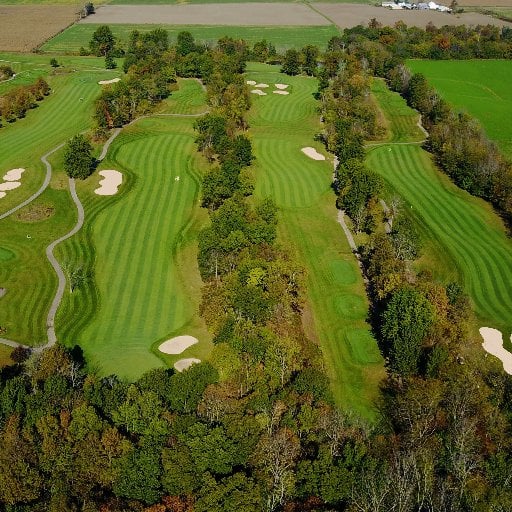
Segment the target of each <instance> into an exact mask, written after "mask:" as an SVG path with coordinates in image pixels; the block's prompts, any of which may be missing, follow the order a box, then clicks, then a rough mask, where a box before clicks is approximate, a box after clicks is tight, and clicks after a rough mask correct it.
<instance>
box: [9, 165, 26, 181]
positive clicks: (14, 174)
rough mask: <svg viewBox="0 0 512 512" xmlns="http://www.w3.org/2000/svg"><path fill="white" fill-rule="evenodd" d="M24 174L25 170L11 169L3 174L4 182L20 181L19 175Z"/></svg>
mask: <svg viewBox="0 0 512 512" xmlns="http://www.w3.org/2000/svg"><path fill="white" fill-rule="evenodd" d="M24 172H25V169H22V168H21V167H20V168H19V169H11V170H10V171H7V173H6V174H4V181H19V180H21V175H22V174H23V173H24Z"/></svg>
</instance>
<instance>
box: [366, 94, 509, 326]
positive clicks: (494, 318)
mask: <svg viewBox="0 0 512 512" xmlns="http://www.w3.org/2000/svg"><path fill="white" fill-rule="evenodd" d="M393 97H394V98H393ZM377 98H378V99H379V101H380V103H381V105H384V104H385V103H388V102H390V101H399V100H398V95H397V94H396V93H391V92H389V91H387V92H384V91H381V92H380V94H378V95H377ZM401 101H402V102H403V100H401ZM404 108H405V107H404ZM409 111H410V116H411V118H413V119H417V116H418V114H417V113H416V112H414V111H412V110H411V109H409ZM389 120H390V128H391V130H393V129H394V122H393V121H394V118H390V119H389ZM367 162H368V165H369V167H370V168H372V169H373V170H375V171H376V172H378V173H379V174H380V175H381V176H382V177H383V178H384V180H385V181H386V183H387V184H388V185H389V187H390V188H391V189H393V190H395V191H396V192H397V193H398V194H399V195H400V196H401V197H402V199H403V201H404V206H403V207H405V208H408V209H409V212H410V214H411V215H412V216H413V217H414V218H415V220H416V222H417V224H418V226H420V227H421V230H422V231H423V233H424V237H427V238H426V240H425V243H426V245H427V246H429V245H431V244H433V245H434V246H435V250H436V252H437V254H436V257H437V258H438V259H440V260H441V261H442V262H443V267H445V269H446V270H444V271H443V274H444V275H443V276H442V277H445V278H446V277H448V278H451V279H454V280H456V279H460V281H461V282H462V284H463V285H464V287H465V290H466V292H467V293H468V294H469V295H470V297H471V299H472V302H473V307H474V310H475V313H476V315H477V317H478V319H479V321H480V322H481V325H485V326H489V327H495V328H497V329H500V330H502V331H503V332H504V333H506V335H508V333H510V332H511V331H512V315H511V313H512V287H511V286H510V281H509V279H510V276H511V275H512V242H511V241H510V239H509V238H508V237H507V235H506V232H505V229H504V226H503V223H502V221H501V220H500V219H499V217H498V216H497V215H496V214H495V213H494V212H493V211H492V208H491V207H490V206H489V205H488V204H487V203H485V202H484V201H483V200H481V199H478V198H475V197H472V196H471V195H470V194H468V193H467V192H465V191H463V190H461V189H459V188H458V187H456V186H455V185H454V184H453V183H452V182H451V181H450V180H449V179H448V178H447V177H446V176H445V175H444V174H442V173H441V172H440V171H438V170H437V169H436V168H435V167H434V165H433V163H432V158H431V155H430V154H429V153H427V152H425V151H424V150H423V149H422V148H421V147H420V146H419V145H417V144H409V145H404V144H393V143H390V144H383V145H381V146H377V147H374V148H372V149H371V150H370V152H369V155H368V159H367ZM450 274H451V275H450ZM437 277H439V276H437Z"/></svg>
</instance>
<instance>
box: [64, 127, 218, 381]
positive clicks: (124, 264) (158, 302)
mask: <svg viewBox="0 0 512 512" xmlns="http://www.w3.org/2000/svg"><path fill="white" fill-rule="evenodd" d="M193 121H194V119H193V118H183V119H182V118H157V119H155V118H153V119H145V120H142V121H139V122H137V123H136V124H135V125H134V126H132V127H130V128H126V129H125V130H124V131H123V132H122V134H121V135H120V136H119V137H118V138H117V139H116V140H115V142H114V143H113V144H112V146H111V148H110V150H109V155H108V157H107V158H108V159H107V160H105V161H104V162H102V164H101V168H103V169H117V170H118V171H121V172H122V173H123V184H122V185H121V187H120V190H119V195H117V196H112V197H99V196H97V195H96V194H93V193H92V191H93V189H95V188H96V187H97V183H98V181H99V178H98V176H97V174H95V175H93V176H92V177H90V178H88V180H86V182H84V183H82V184H80V188H79V192H80V194H79V195H80V197H81V199H82V201H83V204H84V207H85V212H86V222H87V228H86V229H85V230H84V232H83V233H82V234H81V235H80V237H78V238H77V239H74V240H70V241H69V242H67V243H66V244H65V245H64V246H63V247H62V248H61V249H60V250H59V251H58V254H57V256H58V257H59V260H60V261H63V262H66V261H67V262H71V263H73V264H76V265H79V264H81V263H82V262H83V264H85V265H90V262H91V261H94V267H93V269H92V272H91V274H92V275H91V281H93V282H92V283H88V285H87V286H85V287H84V289H83V290H78V291H77V292H76V293H73V294H69V293H68V294H67V296H66V298H65V302H64V303H63V305H62V308H61V310H60V311H59V315H58V318H57V324H56V325H57V334H58V335H59V338H61V339H63V341H65V342H66V343H76V342H77V343H79V344H80V346H81V347H82V348H83V350H84V353H85V355H86V356H87V359H88V360H89V361H90V362H91V364H92V366H93V367H95V368H97V369H98V370H99V372H100V373H101V374H102V375H108V374H111V373H116V374H117V375H119V376H120V377H122V378H127V379H135V378H137V377H139V376H140V375H141V374H142V373H143V372H145V371H147V370H149V369H151V368H154V367H156V366H160V365H162V359H163V358H164V357H163V356H162V358H159V357H157V356H156V355H154V354H153V353H152V352H151V347H152V345H155V346H157V345H158V344H159V343H160V342H162V341H163V340H165V339H166V338H169V337H171V336H172V335H174V334H192V335H194V336H197V337H198V338H199V339H200V340H201V342H202V343H200V344H198V345H197V346H194V347H192V348H190V349H188V350H187V351H186V352H185V355H184V356H175V357H174V359H172V358H171V356H165V360H169V361H170V362H172V361H174V360H177V359H180V358H181V357H191V356H192V357H198V356H199V357H200V358H203V357H204V356H205V355H206V354H207V352H208V350H209V349H208V344H207V334H206V330H205V328H204V327H203V325H202V324H201V323H200V322H199V320H198V319H197V315H198V304H199V296H200V290H199V289H200V283H201V282H200V277H199V272H198V269H197V264H196V254H195V242H194V240H195V238H196V235H197V230H198V229H199V227H200V226H201V225H202V223H203V222H204V212H202V211H200V210H199V207H198V194H199V173H198V165H199V164H198V160H199V157H198V156H196V151H195V146H194V135H193V130H192V125H193ZM84 246H85V247H86V248H88V249H87V250H88V254H87V253H86V254H84ZM84 258H85V260H86V261H84ZM81 307H83V308H85V309H84V311H83V314H82V317H83V318H82V319H80V318H77V316H76V313H75V314H73V312H74V311H76V309H77V308H81Z"/></svg>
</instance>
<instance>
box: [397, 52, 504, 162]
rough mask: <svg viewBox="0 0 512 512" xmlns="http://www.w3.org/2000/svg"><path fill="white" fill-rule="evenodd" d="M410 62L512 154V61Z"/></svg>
mask: <svg viewBox="0 0 512 512" xmlns="http://www.w3.org/2000/svg"><path fill="white" fill-rule="evenodd" d="M407 65H408V66H409V67H410V68H411V70H412V71H414V72H415V73H423V74H424V75H425V76H426V77H427V79H428V81H429V82H430V84H432V85H433V86H434V87H435V88H436V89H437V91H438V92H439V94H441V96H442V97H443V98H444V99H446V100H447V101H448V102H449V103H450V104H452V105H453V106H454V107H455V108H457V109H459V110H462V111H466V112H468V113H469V114H471V115H472V116H473V117H475V118H476V119H478V120H479V121H480V123H481V124H482V126H483V128H484V130H485V132H486V133H487V136H488V137H489V138H490V139H492V140H494V141H496V142H497V144H498V145H499V147H500V148H501V150H502V151H503V152H504V153H505V154H506V155H508V156H509V157H512V123H511V122H510V119H512V96H511V94H510V77H512V61H507V60H463V61H423V60H410V61H408V62H407Z"/></svg>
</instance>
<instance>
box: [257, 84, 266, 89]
mask: <svg viewBox="0 0 512 512" xmlns="http://www.w3.org/2000/svg"><path fill="white" fill-rule="evenodd" d="M254 87H259V88H260V89H265V87H268V84H256V85H255V86H254Z"/></svg>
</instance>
